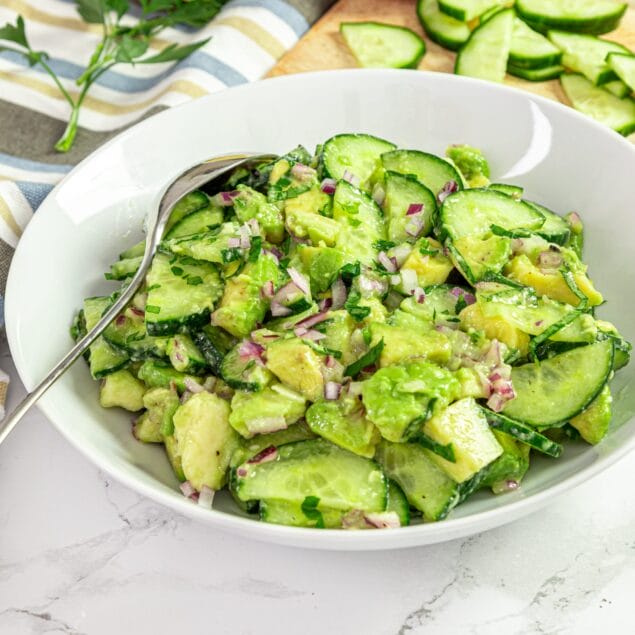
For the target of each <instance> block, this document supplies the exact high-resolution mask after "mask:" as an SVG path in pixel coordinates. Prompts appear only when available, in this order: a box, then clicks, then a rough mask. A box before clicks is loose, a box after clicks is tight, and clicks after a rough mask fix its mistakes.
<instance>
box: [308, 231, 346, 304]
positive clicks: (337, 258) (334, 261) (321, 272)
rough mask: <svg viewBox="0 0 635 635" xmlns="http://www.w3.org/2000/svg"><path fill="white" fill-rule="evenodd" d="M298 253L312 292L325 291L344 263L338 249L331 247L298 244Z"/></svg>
mask: <svg viewBox="0 0 635 635" xmlns="http://www.w3.org/2000/svg"><path fill="white" fill-rule="evenodd" d="M338 227H339V226H338ZM298 255H299V257H300V261H301V262H302V268H303V269H304V271H306V272H307V273H308V275H309V280H310V281H311V290H312V291H313V292H314V293H322V292H324V291H326V290H327V289H328V288H329V287H330V286H331V285H332V284H333V282H335V279H336V278H337V275H338V273H339V271H340V269H341V268H342V266H343V265H344V256H343V255H342V253H341V252H340V251H339V250H338V249H334V248H332V247H310V246H308V245H299V246H298Z"/></svg>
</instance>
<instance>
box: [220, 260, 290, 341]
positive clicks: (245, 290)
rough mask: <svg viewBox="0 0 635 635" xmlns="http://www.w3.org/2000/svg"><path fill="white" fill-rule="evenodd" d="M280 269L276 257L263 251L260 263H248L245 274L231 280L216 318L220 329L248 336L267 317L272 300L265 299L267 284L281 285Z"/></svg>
mask: <svg viewBox="0 0 635 635" xmlns="http://www.w3.org/2000/svg"><path fill="white" fill-rule="evenodd" d="M279 277H280V270H279V269H278V264H277V262H276V260H275V258H274V257H273V256H272V255H270V254H266V253H264V252H262V253H261V254H260V256H259V257H258V260H257V261H256V262H248V263H247V264H246V265H245V268H244V269H243V271H242V272H241V273H240V274H239V275H237V276H235V277H233V278H230V279H229V280H227V284H226V285H225V292H224V293H223V298H222V300H221V302H220V306H219V308H218V309H216V311H215V312H214V314H213V316H212V322H213V324H215V325H216V326H220V327H222V328H224V329H225V330H226V331H227V332H229V333H231V334H232V335H233V336H234V337H239V338H243V337H247V336H248V335H249V334H250V333H251V331H253V330H254V328H255V327H256V325H257V324H258V323H259V322H262V320H263V319H264V317H265V313H266V312H267V308H268V307H269V301H268V300H266V299H265V298H263V297H262V293H261V289H262V287H263V285H264V284H265V283H266V282H269V281H271V282H273V284H274V286H277V285H278V282H279Z"/></svg>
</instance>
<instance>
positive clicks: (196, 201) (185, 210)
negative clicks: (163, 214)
mask: <svg viewBox="0 0 635 635" xmlns="http://www.w3.org/2000/svg"><path fill="white" fill-rule="evenodd" d="M208 205H209V199H208V198H207V194H205V192H201V191H199V190H196V191H194V192H190V193H189V194H186V195H185V196H184V197H183V198H182V199H181V200H180V201H179V202H178V203H177V204H176V205H175V206H174V209H173V210H172V213H171V214H170V218H169V220H168V222H167V224H166V226H165V231H166V232H169V231H170V229H171V228H172V227H174V225H176V224H177V223H178V222H179V221H181V220H182V219H183V218H185V217H186V216H188V215H189V214H191V213H192V212H195V211H196V210H199V209H201V208H203V207H207V206H208Z"/></svg>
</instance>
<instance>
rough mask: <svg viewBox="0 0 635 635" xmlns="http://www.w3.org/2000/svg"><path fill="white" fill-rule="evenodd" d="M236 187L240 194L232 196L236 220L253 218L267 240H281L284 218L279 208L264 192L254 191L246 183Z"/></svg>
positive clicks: (244, 220) (242, 221)
mask: <svg viewBox="0 0 635 635" xmlns="http://www.w3.org/2000/svg"><path fill="white" fill-rule="evenodd" d="M236 189H237V190H238V192H240V194H239V195H238V196H237V197H235V198H234V200H233V203H234V211H235V212H236V216H237V217H238V220H239V221H240V222H241V223H244V222H246V221H248V220H251V219H252V218H255V219H256V220H257V221H258V225H260V228H261V229H262V230H263V232H264V233H265V237H266V238H267V240H268V241H269V242H272V243H279V242H282V239H283V238H284V219H283V218H282V213H281V212H280V210H279V209H278V208H277V207H276V206H275V205H274V204H273V203H270V202H269V201H267V198H266V196H265V195H264V194H261V193H260V192H256V190H254V189H252V188H250V187H249V186H247V185H238V187H237V188H236Z"/></svg>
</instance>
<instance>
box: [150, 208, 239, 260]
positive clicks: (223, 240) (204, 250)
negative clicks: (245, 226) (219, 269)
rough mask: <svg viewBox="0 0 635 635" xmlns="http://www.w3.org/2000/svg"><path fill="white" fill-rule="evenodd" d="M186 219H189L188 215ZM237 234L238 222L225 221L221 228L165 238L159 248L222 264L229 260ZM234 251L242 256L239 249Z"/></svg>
mask: <svg viewBox="0 0 635 635" xmlns="http://www.w3.org/2000/svg"><path fill="white" fill-rule="evenodd" d="M205 211H207V210H205ZM196 213H197V212H195V214H196ZM184 220H187V217H186V218H185V219H184ZM237 236H238V225H237V224H236V223H224V224H223V225H222V226H221V227H220V228H216V229H212V230H210V231H207V232H204V233H202V234H193V235H188V236H183V237H182V238H170V239H169V240H164V241H163V242H162V243H161V245H160V247H159V249H160V250H161V251H164V252H166V253H172V254H178V255H179V256H188V257H190V258H194V259H196V260H204V261H206V262H213V263H216V264H219V265H220V264H226V263H227V262H228V254H229V253H231V252H232V250H230V249H229V241H230V239H232V238H236V237H237ZM233 252H236V254H237V257H238V258H240V257H241V253H240V251H239V250H237V249H234V250H233Z"/></svg>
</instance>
